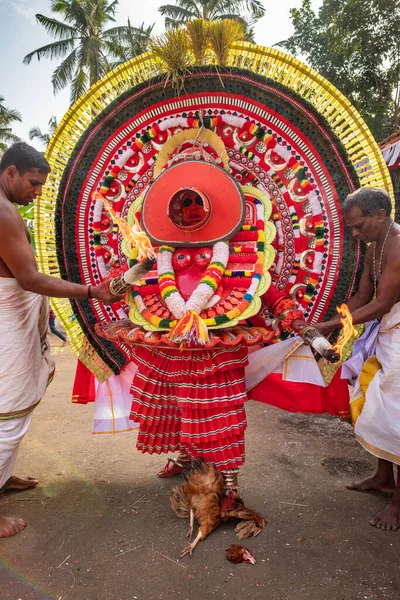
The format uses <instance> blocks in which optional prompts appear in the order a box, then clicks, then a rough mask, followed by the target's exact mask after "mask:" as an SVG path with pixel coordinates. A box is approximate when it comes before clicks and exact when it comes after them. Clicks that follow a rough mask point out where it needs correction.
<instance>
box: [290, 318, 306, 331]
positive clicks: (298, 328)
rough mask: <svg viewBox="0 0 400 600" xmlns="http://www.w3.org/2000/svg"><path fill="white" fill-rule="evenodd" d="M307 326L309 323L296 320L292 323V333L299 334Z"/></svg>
mask: <svg viewBox="0 0 400 600" xmlns="http://www.w3.org/2000/svg"><path fill="white" fill-rule="evenodd" d="M308 325H309V323H307V321H304V319H296V320H295V321H293V323H292V328H293V331H295V332H296V333H301V330H302V329H304V327H308Z"/></svg>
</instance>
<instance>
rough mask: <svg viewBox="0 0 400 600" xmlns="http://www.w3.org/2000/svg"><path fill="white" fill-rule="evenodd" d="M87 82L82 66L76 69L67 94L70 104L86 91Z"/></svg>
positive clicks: (87, 78)
mask: <svg viewBox="0 0 400 600" xmlns="http://www.w3.org/2000/svg"><path fill="white" fill-rule="evenodd" d="M88 82H89V77H88V75H87V73H85V71H84V69H83V68H81V69H79V70H78V71H76V73H75V76H74V79H73V81H72V84H71V93H70V95H69V99H70V102H71V105H72V104H74V102H76V101H77V100H78V98H79V96H82V94H84V93H85V92H86V90H87V89H88Z"/></svg>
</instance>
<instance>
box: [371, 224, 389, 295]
mask: <svg viewBox="0 0 400 600" xmlns="http://www.w3.org/2000/svg"><path fill="white" fill-rule="evenodd" d="M393 225H394V221H392V222H391V223H390V225H389V227H388V230H387V232H386V236H385V239H384V240H383V244H382V249H381V253H380V256H379V264H378V270H377V269H376V242H374V250H373V254H372V263H373V267H374V296H375V298H376V294H377V292H378V281H379V279H380V277H381V275H382V261H383V253H384V250H385V246H386V242H387V241H388V237H389V233H390V231H391V229H392V227H393Z"/></svg>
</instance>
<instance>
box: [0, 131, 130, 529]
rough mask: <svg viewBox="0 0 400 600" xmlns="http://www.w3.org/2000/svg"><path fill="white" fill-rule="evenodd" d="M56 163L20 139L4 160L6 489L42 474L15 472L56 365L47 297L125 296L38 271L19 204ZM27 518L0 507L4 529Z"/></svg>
mask: <svg viewBox="0 0 400 600" xmlns="http://www.w3.org/2000/svg"><path fill="white" fill-rule="evenodd" d="M49 172H50V167H49V165H48V163H47V161H46V160H45V158H44V157H43V155H42V154H40V152H37V150H35V149H34V148H32V147H31V146H28V145H27V144H24V143H22V142H20V143H17V144H14V145H13V146H11V148H9V149H8V150H7V151H6V152H5V153H4V155H3V157H2V159H1V162H0V492H4V491H5V490H10V489H20V490H21V489H27V488H30V487H33V486H35V485H36V484H37V483H38V482H37V480H35V479H32V478H25V479H23V478H19V477H16V476H14V475H13V471H14V467H15V462H16V458H17V452H18V447H19V444H20V442H21V440H22V438H23V437H24V435H25V433H26V431H27V430H28V428H29V425H30V422H31V419H32V411H33V410H34V408H35V407H36V406H37V404H38V403H39V402H40V400H41V398H42V396H43V394H44V392H45V389H46V387H47V385H48V382H49V381H50V380H51V377H52V375H53V372H54V364H53V362H52V360H51V357H50V355H49V352H48V346H47V342H46V332H47V324H48V301H47V299H46V300H44V298H43V296H50V297H57V298H77V299H84V298H88V297H91V298H97V299H99V300H101V301H102V302H104V303H107V304H111V303H113V302H115V301H117V300H118V299H119V298H120V296H119V297H116V296H115V295H112V294H111V293H110V291H109V283H108V282H107V281H106V282H103V283H102V284H100V285H98V286H93V287H91V286H86V285H79V284H75V283H69V282H67V281H63V280H61V279H57V278H55V277H49V276H47V275H43V274H42V273H39V272H38V270H37V268H36V263H35V258H34V255H33V252H32V249H31V247H30V244H29V241H28V237H27V230H26V227H25V224H24V221H23V220H22V218H21V216H20V214H19V212H18V210H17V208H16V206H15V204H22V205H24V206H26V205H28V204H29V203H30V202H32V201H33V200H34V199H35V198H36V196H38V195H40V193H41V191H42V186H43V185H44V184H45V183H46V179H47V175H48V173H49ZM25 526H26V523H25V522H24V521H23V520H22V519H17V518H14V517H6V516H4V515H3V514H2V515H0V537H8V536H11V535H14V534H16V533H18V532H19V531H21V530H22V529H23V528H24V527H25Z"/></svg>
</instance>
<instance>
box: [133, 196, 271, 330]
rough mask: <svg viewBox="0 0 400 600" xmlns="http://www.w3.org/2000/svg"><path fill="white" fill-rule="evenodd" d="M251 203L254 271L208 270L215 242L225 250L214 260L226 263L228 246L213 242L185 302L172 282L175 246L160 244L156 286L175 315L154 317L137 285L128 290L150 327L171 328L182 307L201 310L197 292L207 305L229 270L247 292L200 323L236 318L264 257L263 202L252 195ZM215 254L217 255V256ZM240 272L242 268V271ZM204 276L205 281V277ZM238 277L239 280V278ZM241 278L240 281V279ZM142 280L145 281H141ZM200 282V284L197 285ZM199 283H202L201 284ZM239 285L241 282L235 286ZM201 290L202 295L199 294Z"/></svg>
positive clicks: (254, 287) (225, 322)
mask: <svg viewBox="0 0 400 600" xmlns="http://www.w3.org/2000/svg"><path fill="white" fill-rule="evenodd" d="M254 204H255V207H256V212H257V227H256V228H255V229H256V230H257V231H254V237H255V240H256V241H257V262H256V264H255V266H254V271H253V272H250V271H249V272H247V271H246V274H247V275H248V277H246V278H243V277H242V278H238V277H233V276H232V275H233V273H232V272H231V271H226V270H225V268H224V270H223V271H221V270H220V269H219V270H218V269H217V271H216V272H215V273H214V272H211V273H210V271H211V269H212V267H213V263H214V261H215V259H216V258H217V256H216V255H215V249H216V247H217V246H218V245H219V244H222V245H223V246H224V248H225V249H224V252H225V253H226V259H224V262H223V263H222V260H219V261H218V262H221V263H222V264H225V266H226V265H227V263H228V257H229V247H228V245H227V243H226V242H217V244H215V245H214V248H213V256H212V259H211V262H210V265H209V267H208V269H207V271H206V273H205V275H204V277H203V279H202V280H201V282H200V283H199V285H198V287H197V288H196V290H195V291H194V292H193V294H192V296H191V298H190V299H189V300H188V301H187V302H186V303H185V301H184V300H183V298H182V296H181V295H180V293H179V291H178V289H177V287H176V282H175V274H174V271H173V268H172V254H173V253H174V252H175V250H176V248H173V247H170V246H162V247H161V248H160V250H159V257H158V281H159V287H160V291H161V296H162V298H163V300H164V302H165V304H166V305H167V307H168V309H169V310H170V312H171V313H172V314H173V315H174V316H175V319H168V318H161V317H158V316H157V315H155V314H153V313H152V312H150V310H148V309H147V308H146V305H145V303H144V301H143V299H142V297H141V295H140V292H139V290H138V289H134V290H133V292H132V294H133V298H134V300H135V304H136V307H137V309H138V310H139V311H140V313H141V315H142V317H143V318H144V319H145V320H146V321H148V322H149V323H151V324H152V325H153V326H154V327H156V328H158V329H173V328H174V327H175V326H176V325H177V319H180V318H182V317H183V316H184V314H185V312H184V310H185V308H186V311H189V310H191V311H193V310H194V311H199V312H201V310H202V308H199V307H200V293H201V298H202V299H201V306H202V307H204V306H206V305H207V303H209V302H210V300H211V299H212V297H213V294H214V291H215V290H216V289H217V287H218V284H219V282H220V281H221V280H223V279H226V277H225V276H227V275H228V274H230V277H229V278H228V279H229V280H230V281H232V280H233V281H234V282H235V285H239V283H241V284H243V286H244V284H245V286H246V287H247V292H246V293H245V294H244V296H243V298H242V300H241V302H240V303H239V304H237V305H236V306H235V307H234V308H232V310H230V311H228V312H227V313H224V314H222V315H217V316H215V317H209V318H206V319H204V323H205V325H206V326H207V327H218V326H221V325H229V323H230V322H231V321H233V320H236V319H238V318H239V317H240V315H241V314H242V313H243V312H244V311H245V310H246V309H247V307H248V306H249V304H250V303H251V302H252V300H253V298H254V294H255V293H256V291H257V288H258V286H259V283H260V280H261V278H262V275H263V266H264V260H265V254H264V250H265V232H264V210H265V209H264V205H263V203H262V202H261V200H258V199H255V200H254ZM251 229H252V228H250V226H248V225H244V226H243V227H242V230H244V231H246V233H247V235H248V234H249V230H251ZM251 233H253V231H251ZM240 237H241V236H240V232H239V233H238V234H236V235H235V240H236V239H238V241H239V239H240ZM243 249H244V248H243V246H240V245H239V244H238V245H237V246H236V245H235V247H234V250H235V252H240V251H243ZM218 258H219V257H218ZM225 261H226V262H225ZM209 270H210V271H209ZM243 273H244V272H243ZM206 279H207V281H205V280H206ZM239 279H240V282H239ZM242 279H243V280H244V281H242ZM143 283H145V282H143ZM200 285H202V287H201V289H200V290H199V288H200ZM203 285H204V286H206V287H204V288H203ZM239 287H241V285H240V286H239ZM197 290H198V291H199V296H197V294H196V291H197ZM203 294H204V296H203ZM171 297H172V303H171ZM206 297H207V298H208V299H207V301H206V299H205V298H206Z"/></svg>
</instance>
